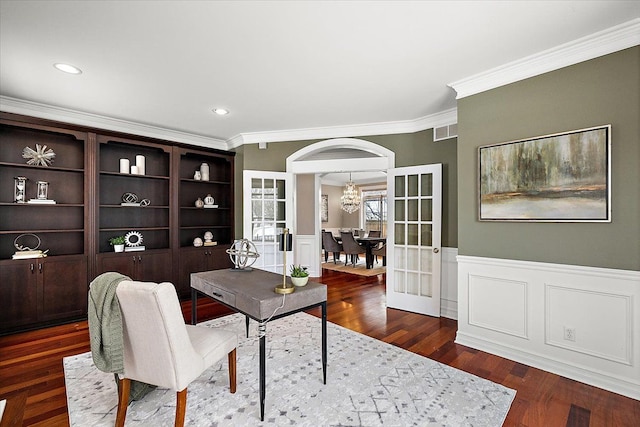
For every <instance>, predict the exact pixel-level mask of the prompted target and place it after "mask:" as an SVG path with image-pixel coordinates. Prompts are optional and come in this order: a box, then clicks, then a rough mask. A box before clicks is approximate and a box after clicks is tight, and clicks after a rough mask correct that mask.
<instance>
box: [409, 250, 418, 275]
mask: <svg viewBox="0 0 640 427" xmlns="http://www.w3.org/2000/svg"><path fill="white" fill-rule="evenodd" d="M419 269H420V255H419V252H418V249H415V248H407V270H416V271H417V270H419Z"/></svg>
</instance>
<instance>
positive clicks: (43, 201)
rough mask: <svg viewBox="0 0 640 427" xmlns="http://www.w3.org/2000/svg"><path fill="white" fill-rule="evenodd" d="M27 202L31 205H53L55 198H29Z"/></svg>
mask: <svg viewBox="0 0 640 427" xmlns="http://www.w3.org/2000/svg"><path fill="white" fill-rule="evenodd" d="M27 203H31V204H33V205H55V204H56V201H55V200H50V199H30V200H29V201H28V202H27Z"/></svg>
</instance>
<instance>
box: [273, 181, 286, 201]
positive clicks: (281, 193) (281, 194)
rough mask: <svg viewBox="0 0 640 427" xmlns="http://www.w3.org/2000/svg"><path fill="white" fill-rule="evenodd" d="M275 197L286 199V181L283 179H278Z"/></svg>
mask: <svg viewBox="0 0 640 427" xmlns="http://www.w3.org/2000/svg"><path fill="white" fill-rule="evenodd" d="M275 197H276V198H277V199H284V198H285V197H286V195H285V182H284V180H282V179H276V191H275Z"/></svg>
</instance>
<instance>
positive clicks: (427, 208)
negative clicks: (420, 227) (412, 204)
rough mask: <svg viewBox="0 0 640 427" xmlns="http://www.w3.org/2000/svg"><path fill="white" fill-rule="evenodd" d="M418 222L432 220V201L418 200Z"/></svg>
mask: <svg viewBox="0 0 640 427" xmlns="http://www.w3.org/2000/svg"><path fill="white" fill-rule="evenodd" d="M420 220H421V221H432V220H433V201H432V200H431V199H422V200H420Z"/></svg>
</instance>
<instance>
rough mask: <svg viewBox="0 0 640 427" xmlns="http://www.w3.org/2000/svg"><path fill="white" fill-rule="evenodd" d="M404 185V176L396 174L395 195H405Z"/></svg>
mask: <svg viewBox="0 0 640 427" xmlns="http://www.w3.org/2000/svg"><path fill="white" fill-rule="evenodd" d="M404 187H405V185H404V176H396V188H395V194H396V197H404V196H405V191H404Z"/></svg>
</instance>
